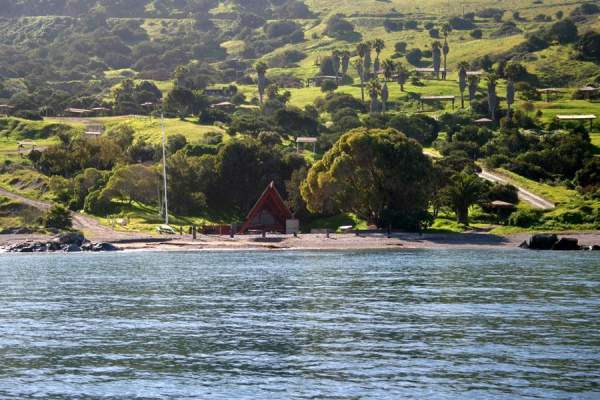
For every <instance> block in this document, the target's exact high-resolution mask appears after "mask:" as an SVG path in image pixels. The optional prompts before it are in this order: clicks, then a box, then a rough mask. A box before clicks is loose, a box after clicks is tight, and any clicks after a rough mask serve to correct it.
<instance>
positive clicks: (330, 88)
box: [321, 79, 338, 93]
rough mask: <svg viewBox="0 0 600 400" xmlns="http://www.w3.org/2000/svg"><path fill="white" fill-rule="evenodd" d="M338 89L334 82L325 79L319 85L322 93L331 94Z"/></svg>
mask: <svg viewBox="0 0 600 400" xmlns="http://www.w3.org/2000/svg"><path fill="white" fill-rule="evenodd" d="M337 88H338V85H337V83H335V81H333V80H331V79H327V80H325V81H323V83H322V84H321V91H322V92H323V93H331V92H335V91H336V90H337Z"/></svg>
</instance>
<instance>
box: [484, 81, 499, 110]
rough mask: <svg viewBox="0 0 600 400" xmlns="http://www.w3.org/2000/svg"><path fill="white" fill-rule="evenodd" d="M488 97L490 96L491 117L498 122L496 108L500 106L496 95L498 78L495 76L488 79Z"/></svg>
mask: <svg viewBox="0 0 600 400" xmlns="http://www.w3.org/2000/svg"><path fill="white" fill-rule="evenodd" d="M486 80H487V95H488V108H489V111H490V117H491V118H492V120H494V121H495V120H496V107H497V106H498V95H497V94H496V84H497V83H498V78H497V77H496V75H494V74H488V76H487V78H486Z"/></svg>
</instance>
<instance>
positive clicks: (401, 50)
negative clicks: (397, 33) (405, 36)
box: [394, 42, 407, 53]
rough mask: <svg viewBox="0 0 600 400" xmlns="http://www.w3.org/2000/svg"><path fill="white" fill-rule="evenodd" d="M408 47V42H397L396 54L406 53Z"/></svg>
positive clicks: (395, 45)
mask: <svg viewBox="0 0 600 400" xmlns="http://www.w3.org/2000/svg"><path fill="white" fill-rule="evenodd" d="M406 46H407V43H406V42H396V44H394V50H395V51H396V53H405V52H406Z"/></svg>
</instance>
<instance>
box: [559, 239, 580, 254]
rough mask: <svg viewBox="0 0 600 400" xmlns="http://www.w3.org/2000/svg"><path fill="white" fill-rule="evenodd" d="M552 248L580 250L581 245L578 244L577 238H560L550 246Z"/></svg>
mask: <svg viewBox="0 0 600 400" xmlns="http://www.w3.org/2000/svg"><path fill="white" fill-rule="evenodd" d="M552 250H563V251H568V250H581V246H580V245H579V240H577V239H575V238H561V239H560V240H559V241H558V242H556V243H555V244H554V246H552Z"/></svg>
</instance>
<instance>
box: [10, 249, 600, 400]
mask: <svg viewBox="0 0 600 400" xmlns="http://www.w3.org/2000/svg"><path fill="white" fill-rule="evenodd" d="M38 398H42V399H46V398H48V399H171V398H172V399H231V400H233V399H235V400H239V399H517V398H518V399H599V398H600V254H599V253H592V252H575V253H553V252H528V251H522V250H493V251H490V250H431V251H429V250H427V251H426V250H420V251H394V252H392V251H379V252H378V251H373V252H370V251H360V252H252V251H249V252H197V253H191V252H190V253H187V252H172V253H170V252H140V253H118V254H65V255H7V254H4V255H0V399H38Z"/></svg>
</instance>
